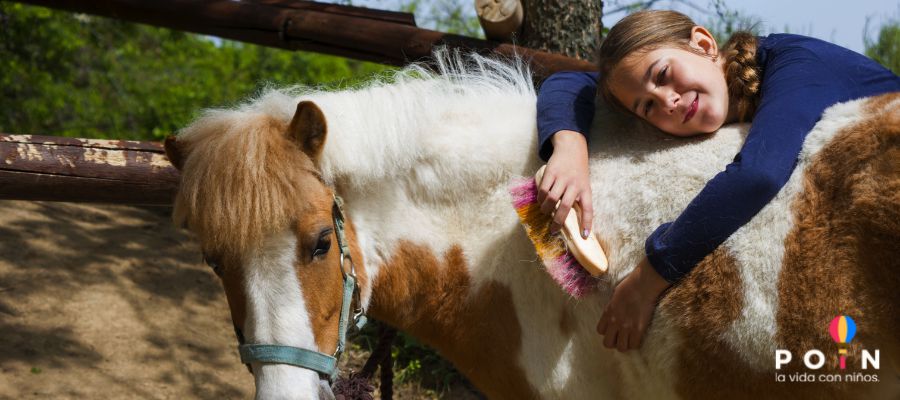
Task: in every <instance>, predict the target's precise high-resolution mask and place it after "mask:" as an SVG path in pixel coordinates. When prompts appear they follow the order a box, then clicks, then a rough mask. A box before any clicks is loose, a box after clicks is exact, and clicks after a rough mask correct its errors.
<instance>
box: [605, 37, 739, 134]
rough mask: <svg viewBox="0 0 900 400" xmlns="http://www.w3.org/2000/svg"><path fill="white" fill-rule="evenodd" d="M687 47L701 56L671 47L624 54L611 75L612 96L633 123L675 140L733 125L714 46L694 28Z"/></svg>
mask: <svg viewBox="0 0 900 400" xmlns="http://www.w3.org/2000/svg"><path fill="white" fill-rule="evenodd" d="M690 46H691V47H692V48H693V49H695V50H697V51H698V52H699V53H702V54H698V53H695V52H692V51H688V50H686V49H681V48H673V47H666V48H660V49H656V50H651V51H649V52H642V51H637V52H634V53H632V54H629V55H628V56H626V57H625V58H624V59H623V60H622V61H621V62H620V63H619V64H618V65H617V66H615V67H614V68H613V70H612V71H611V76H610V82H611V83H610V91H611V92H612V95H613V96H615V97H616V99H618V100H619V101H620V102H621V103H622V105H624V106H625V107H626V108H628V109H629V110H631V111H632V112H633V113H634V114H635V115H637V116H638V117H640V118H643V119H645V120H647V121H648V122H650V123H651V124H653V126H656V127H657V128H659V129H661V130H662V131H664V132H667V133H669V134H672V135H675V136H691V135H696V134H700V133H709V132H714V131H715V130H717V129H719V128H720V127H721V126H722V125H723V124H725V122H726V121H730V120H733V119H734V117H733V115H729V104H728V86H727V84H726V83H725V73H724V71H723V69H722V66H723V63H724V60H723V57H717V58H716V60H713V56H715V55H717V54H718V48H717V46H716V41H715V40H714V39H713V37H712V35H711V34H710V33H709V32H708V31H707V30H706V29H704V28H703V27H699V26H697V27H694V30H693V32H692V35H691V41H690ZM732 114H733V113H732Z"/></svg>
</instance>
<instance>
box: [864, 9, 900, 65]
mask: <svg viewBox="0 0 900 400" xmlns="http://www.w3.org/2000/svg"><path fill="white" fill-rule="evenodd" d="M866 25H867V26H866V32H868V24H866ZM863 42H864V44H865V46H866V50H865V51H866V55H867V56H869V57H871V58H872V59H873V60H875V61H878V62H879V63H881V65H884V66H885V67H887V68H888V69H890V70H891V71H894V73H895V74H900V20H896V19H893V20H891V21H889V22H888V23H886V24H884V25H882V26H881V29H880V30H879V31H878V37H877V38H876V39H871V38H869V35H868V34H866V35H865V36H864V37H863Z"/></svg>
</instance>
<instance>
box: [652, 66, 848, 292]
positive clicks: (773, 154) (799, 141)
mask: <svg viewBox="0 0 900 400" xmlns="http://www.w3.org/2000/svg"><path fill="white" fill-rule="evenodd" d="M770 56H771V55H770ZM832 71H833V70H832V68H831V67H830V66H829V63H828V62H826V61H824V60H821V59H820V58H819V57H818V56H817V55H816V54H814V53H813V52H811V51H809V50H806V49H790V51H784V52H783V53H781V54H778V59H777V60H771V61H770V62H769V63H768V64H767V65H766V67H765V70H764V74H765V75H764V77H763V85H762V87H761V89H760V90H761V92H760V93H761V96H762V98H761V101H760V106H759V108H758V110H757V112H756V115H755V116H754V119H753V125H752V127H751V128H750V132H749V134H748V135H747V139H746V142H745V143H744V146H743V147H742V148H741V151H740V153H738V154H737V156H736V157H735V159H734V162H732V163H731V164H729V165H728V166H727V167H726V168H725V171H723V172H720V173H719V174H717V175H716V176H715V177H714V178H713V179H712V180H710V181H709V182H708V183H707V184H706V186H705V187H704V188H703V190H702V191H701V192H700V193H699V194H698V195H697V196H696V197H695V198H694V199H693V200H692V201H691V203H690V204H689V205H688V206H687V208H686V209H685V210H684V212H682V214H681V215H680V216H679V217H678V218H677V219H676V220H675V221H673V222H670V223H666V224H663V225H662V226H660V227H659V228H657V229H656V231H654V232H653V233H652V234H651V235H650V237H649V238H648V239H647V241H646V246H645V247H646V253H647V257H648V259H649V261H650V264H651V265H652V266H653V267H654V269H655V270H656V271H657V272H658V273H659V274H660V275H661V276H662V277H663V278H664V279H665V280H667V281H668V282H672V283H674V282H676V281H678V280H680V279H681V278H682V277H683V276H684V275H685V274H687V273H688V272H689V271H690V270H691V269H693V268H694V266H695V265H696V264H697V263H699V262H700V261H701V260H702V259H703V258H704V257H705V256H706V255H708V254H710V253H711V252H712V251H713V250H715V248H716V247H718V246H719V245H720V244H722V242H724V241H725V239H727V238H728V237H729V236H730V235H731V234H732V233H734V232H735V231H737V230H738V228H740V227H741V226H742V225H744V224H745V223H747V222H748V221H749V220H750V219H751V218H753V216H754V215H756V214H757V213H758V212H759V211H760V210H761V209H762V208H763V207H764V206H765V205H766V204H768V203H769V201H771V200H772V198H774V197H775V195H776V194H777V193H778V192H779V191H780V190H781V188H782V186H784V184H785V183H786V182H787V180H788V178H789V177H790V175H791V173H792V172H793V169H794V166H795V165H796V162H797V157H798V155H799V154H800V149H801V148H802V146H803V141H804V139H805V138H806V135H807V134H808V133H809V131H810V130H811V129H812V128H813V126H814V125H815V124H816V122H818V120H819V118H820V117H821V115H822V112H823V111H824V110H825V109H826V108H827V107H829V106H831V105H833V104H835V103H838V102H842V101H847V100H850V99H851V97H852V96H851V91H850V90H848V89H847V88H848V87H850V86H851V85H852V84H853V81H852V77H849V76H846V74H835V73H834V72H832Z"/></svg>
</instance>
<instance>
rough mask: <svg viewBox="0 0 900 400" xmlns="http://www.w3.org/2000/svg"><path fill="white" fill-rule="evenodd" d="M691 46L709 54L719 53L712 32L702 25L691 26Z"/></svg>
mask: <svg viewBox="0 0 900 400" xmlns="http://www.w3.org/2000/svg"><path fill="white" fill-rule="evenodd" d="M690 44H691V47H693V48H695V49H697V50H700V51H702V52H703V53H705V54H707V55H710V56H717V55H719V46H718V44H716V39H715V38H714V37H713V35H712V33H709V31H708V30H706V28H704V27H702V26H699V25H698V26H695V27H693V28H691V43H690Z"/></svg>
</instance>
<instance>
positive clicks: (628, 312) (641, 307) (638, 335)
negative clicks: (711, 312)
mask: <svg viewBox="0 0 900 400" xmlns="http://www.w3.org/2000/svg"><path fill="white" fill-rule="evenodd" d="M669 286H671V284H670V283H669V282H667V281H666V280H665V279H663V278H662V277H661V276H659V273H657V272H656V270H654V269H653V267H652V266H651V265H650V261H649V260H647V257H646V256H644V259H643V260H641V262H640V264H638V266H637V268H635V269H634V271H632V272H631V274H629V275H628V276H627V277H625V279H624V280H622V282H621V283H619V286H617V287H616V288H615V290H614V291H613V295H612V299H610V300H609V304H607V305H606V309H605V310H604V311H603V316H602V317H600V322H599V323H598V324H597V333H599V334H601V335H603V346H605V347H607V348H610V349H612V348H617V349H619V351H621V352H625V351H628V350H631V349H636V348H638V347H641V341H642V340H643V337H644V332H646V331H647V327H648V326H649V325H650V319H651V318H652V317H653V310H654V309H655V308H656V303H657V300H658V299H659V296H660V294H662V292H663V291H665V290H666V289H667V288H668V287H669Z"/></svg>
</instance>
